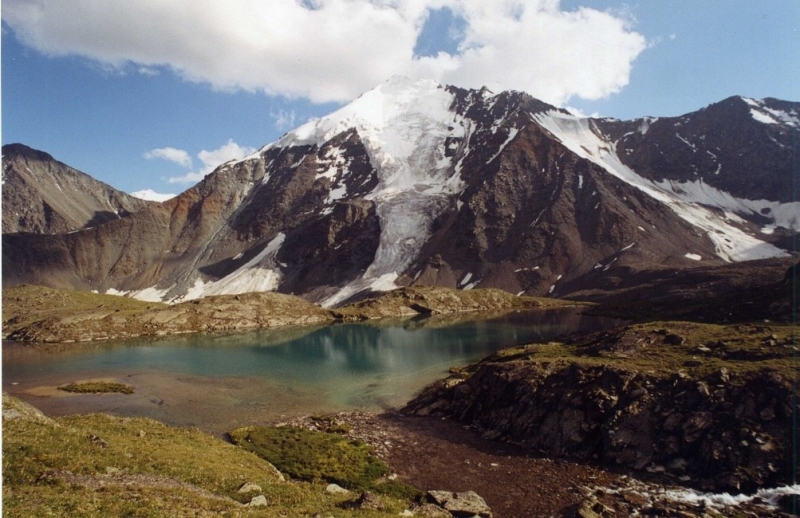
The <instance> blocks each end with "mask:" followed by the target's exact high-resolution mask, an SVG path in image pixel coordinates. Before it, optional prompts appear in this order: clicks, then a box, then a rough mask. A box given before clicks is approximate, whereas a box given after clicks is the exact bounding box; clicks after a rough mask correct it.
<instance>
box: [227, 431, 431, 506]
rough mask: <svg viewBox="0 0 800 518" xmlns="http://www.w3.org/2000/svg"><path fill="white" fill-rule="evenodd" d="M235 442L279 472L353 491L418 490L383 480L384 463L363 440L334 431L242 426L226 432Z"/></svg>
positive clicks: (410, 493) (401, 493) (404, 493)
mask: <svg viewBox="0 0 800 518" xmlns="http://www.w3.org/2000/svg"><path fill="white" fill-rule="evenodd" d="M230 436H231V438H232V439H233V442H234V443H235V444H238V445H240V446H241V447H242V448H244V449H246V450H248V451H252V452H253V453H255V454H256V455H258V456H259V457H261V458H263V459H266V460H268V461H269V462H270V463H272V464H273V465H274V466H275V467H277V468H278V469H279V470H280V471H281V472H282V473H285V474H288V475H289V476H291V477H292V478H296V479H300V480H304V481H310V482H314V481H325V482H332V483H335V484H338V485H340V486H342V487H344V488H347V489H351V490H354V491H364V490H371V491H375V492H377V493H380V494H387V495H391V496H397V497H400V498H414V497H417V496H419V494H420V493H419V492H418V491H417V490H415V489H414V488H412V487H410V486H407V485H405V484H402V483H399V482H395V481H391V480H386V479H385V478H384V477H385V476H386V475H388V474H389V468H388V466H386V464H385V463H384V462H383V461H381V460H380V459H378V458H377V457H376V456H375V455H373V452H372V449H371V448H370V447H369V446H367V445H366V444H364V443H362V442H360V441H356V440H351V439H349V438H347V437H345V436H343V435H339V434H336V433H323V432H316V431H311V430H305V429H302V428H295V427H290V426H286V427H245V428H239V429H237V430H234V431H232V432H231V433H230Z"/></svg>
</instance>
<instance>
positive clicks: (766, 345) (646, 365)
mask: <svg viewBox="0 0 800 518" xmlns="http://www.w3.org/2000/svg"><path fill="white" fill-rule="evenodd" d="M796 331H797V330H796V328H795V327H794V326H792V325H788V324H775V323H763V324H736V325H717V324H700V323H694V322H682V321H667V322H649V323H644V324H634V325H630V326H624V327H619V328H616V329H613V330H611V331H606V332H603V333H595V334H591V335H585V336H581V337H578V338H576V339H575V340H574V341H572V342H568V343H561V342H551V343H547V344H533V345H527V346H521V347H514V348H510V349H506V350H503V351H500V352H499V353H497V354H496V355H494V356H493V357H491V358H490V359H491V360H492V361H504V362H505V361H522V362H554V361H575V362H579V363H582V364H587V365H600V364H603V365H614V366H618V367H619V368H624V369H628V370H638V371H641V372H643V373H647V374H649V375H655V376H659V377H670V376H672V375H673V374H674V373H676V372H679V371H684V372H686V373H688V374H691V375H693V376H695V377H703V376H707V375H710V374H712V373H714V372H718V371H720V370H721V369H726V370H727V372H729V373H731V374H733V375H735V376H736V377H737V378H738V379H739V380H740V381H744V380H745V379H746V378H748V377H749V376H750V375H751V374H755V373H758V372H760V371H762V370H764V369H770V370H773V371H775V372H777V373H778V374H780V375H781V376H783V377H784V378H785V379H793V378H794V377H796V376H797V375H798V367H799V365H798V363H797V361H796V360H795V357H796V355H797V354H798V352H797V350H796V349H795V347H797V346H798V343H797V337H796ZM473 369H474V368H473ZM463 374H464V375H468V374H469V372H465V373H463Z"/></svg>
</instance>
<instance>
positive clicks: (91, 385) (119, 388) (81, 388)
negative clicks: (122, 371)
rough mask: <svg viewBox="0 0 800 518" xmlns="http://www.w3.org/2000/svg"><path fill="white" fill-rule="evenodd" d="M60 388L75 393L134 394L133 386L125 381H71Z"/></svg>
mask: <svg viewBox="0 0 800 518" xmlns="http://www.w3.org/2000/svg"><path fill="white" fill-rule="evenodd" d="M58 390H63V391H64V392H72V393H75V394H109V393H118V394H133V387H131V386H130V385H125V384H124V383H112V382H106V381H90V382H86V383H70V384H69V385H65V386H63V387H58Z"/></svg>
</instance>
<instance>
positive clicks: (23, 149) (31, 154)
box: [3, 142, 56, 162]
mask: <svg viewBox="0 0 800 518" xmlns="http://www.w3.org/2000/svg"><path fill="white" fill-rule="evenodd" d="M12 156H24V157H26V158H33V159H35V160H39V161H42V162H47V161H53V162H55V161H56V159H55V158H53V155H51V154H49V153H45V152H44V151H40V150H38V149H34V148H32V147H30V146H26V145H25V144H20V143H19V142H15V143H12V144H3V157H4V158H9V157H12Z"/></svg>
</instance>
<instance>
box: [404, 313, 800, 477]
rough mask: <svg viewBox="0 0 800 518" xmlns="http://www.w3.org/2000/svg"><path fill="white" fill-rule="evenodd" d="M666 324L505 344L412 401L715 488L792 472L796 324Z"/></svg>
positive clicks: (434, 411)
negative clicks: (570, 339) (568, 339)
mask: <svg viewBox="0 0 800 518" xmlns="http://www.w3.org/2000/svg"><path fill="white" fill-rule="evenodd" d="M661 325H664V326H665V327H660V325H659V324H647V325H639V326H631V327H629V328H626V329H623V330H618V331H615V332H612V333H606V334H603V335H592V336H590V337H589V338H584V339H581V340H580V341H579V342H577V343H573V344H568V345H560V344H550V345H533V346H529V347H527V348H523V349H513V350H508V351H505V352H503V353H500V354H499V355H496V356H494V357H490V358H488V359H486V360H484V361H482V362H480V363H479V364H476V365H473V366H470V367H469V368H467V369H466V370H464V371H462V372H458V373H456V374H454V375H452V376H450V377H449V378H447V379H445V380H442V381H440V382H437V383H436V384H434V385H433V386H431V387H429V388H428V389H426V390H425V391H423V392H422V393H421V394H420V395H419V396H418V397H417V398H416V399H414V400H413V401H411V402H410V403H409V404H408V406H407V407H406V409H405V411H407V412H411V413H415V414H421V415H442V416H448V417H452V418H454V419H457V420H459V421H461V422H464V423H466V424H470V425H472V426H475V427H477V428H478V429H480V430H482V431H483V433H484V434H485V435H486V436H488V437H492V438H497V439H502V440H506V441H510V442H513V443H517V444H520V445H522V446H524V447H526V448H529V449H532V450H535V451H540V452H543V453H544V454H546V455H549V456H553V457H563V458H573V459H581V460H585V461H593V462H601V463H603V464H605V465H609V466H615V467H624V468H627V469H633V470H642V471H650V472H653V473H665V474H668V475H671V476H674V477H675V478H676V479H679V480H680V481H682V482H684V483H687V484H694V485H697V486H700V487H703V488H705V489H710V490H716V491H736V492H738V491H752V490H754V489H756V488H758V487H763V486H774V485H776V484H779V483H788V482H789V481H790V479H791V473H793V472H794V469H796V466H794V465H792V462H793V461H792V460H791V455H790V452H791V451H792V444H793V442H792V441H793V440H794V436H793V432H792V429H793V428H792V422H793V419H794V416H796V415H798V414H797V412H798V411H800V408H799V407H798V406H797V402H796V399H795V392H794V388H793V384H792V380H793V379H794V376H796V371H795V367H794V366H793V365H792V364H791V357H792V355H793V354H794V350H793V343H794V342H793V339H792V335H791V329H790V328H788V327H780V326H777V327H775V328H763V327H758V326H736V327H731V328H726V327H722V326H710V325H702V324H688V323H669V324H666V325H665V324H661ZM667 326H668V327H667Z"/></svg>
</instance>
